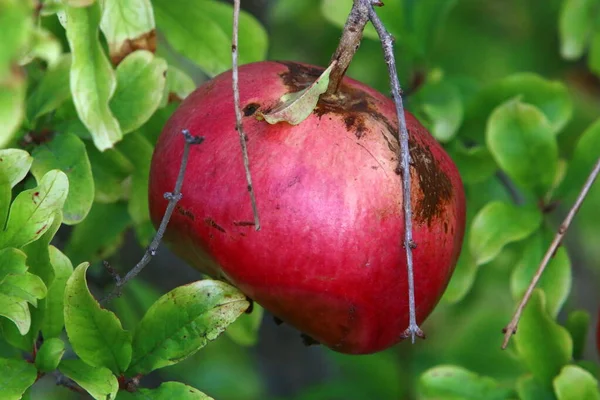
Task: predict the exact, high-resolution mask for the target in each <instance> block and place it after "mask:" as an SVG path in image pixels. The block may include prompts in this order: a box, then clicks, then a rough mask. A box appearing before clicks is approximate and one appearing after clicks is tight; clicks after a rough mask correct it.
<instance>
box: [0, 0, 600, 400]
mask: <svg viewBox="0 0 600 400" xmlns="http://www.w3.org/2000/svg"><path fill="white" fill-rule="evenodd" d="M351 3H352V1H351V0H306V1H297V0H278V1H273V2H271V4H270V7H269V8H265V9H261V10H259V12H258V14H259V16H260V17H261V20H262V21H263V22H262V23H261V22H259V20H258V19H257V18H256V17H254V16H252V15H251V14H250V13H249V12H242V16H241V19H240V41H239V52H240V62H241V63H248V62H253V61H258V60H263V59H266V58H270V59H296V60H301V61H304V62H309V63H316V64H320V65H327V64H328V61H329V57H330V56H331V54H332V52H333V51H334V49H335V46H336V42H337V40H338V38H339V34H340V28H341V27H342V26H343V23H344V21H345V17H346V15H347V12H348V10H349V9H350V6H351ZM442 3H443V6H441V5H440V2H438V1H435V0H420V1H411V0H388V1H385V7H383V8H381V9H378V13H379V14H380V15H381V17H382V20H383V22H384V23H385V24H386V26H387V28H388V29H389V30H390V32H391V33H392V34H393V35H394V36H395V38H396V54H397V60H398V68H399V73H400V77H401V82H402V83H403V88H404V89H405V98H406V101H407V104H408V108H409V109H410V110H411V112H413V113H414V114H415V115H417V116H418V118H419V119H420V120H421V121H422V122H423V123H424V124H425V125H426V126H427V127H428V128H429V130H430V131H431V133H432V134H433V135H434V136H435V138H436V139H437V140H438V141H440V142H441V143H442V144H443V146H444V147H445V148H446V149H447V151H448V152H449V154H450V155H451V156H452V158H453V159H454V161H455V162H456V164H457V166H458V168H459V170H460V172H461V175H462V177H463V181H464V184H465V191H466V194H467V203H468V212H467V214H468V215H467V232H466V235H465V240H464V246H463V252H462V254H461V258H460V260H459V262H458V265H457V268H456V271H455V274H454V276H453V278H452V281H451V282H450V285H449V288H448V290H447V291H446V294H445V296H444V297H443V299H442V301H441V303H440V305H439V306H438V309H437V310H436V312H435V313H434V314H433V315H432V317H431V318H430V320H429V321H428V322H427V324H426V325H425V326H424V328H425V330H426V331H427V333H428V334H429V338H428V340H427V341H426V342H422V343H419V344H417V345H416V346H414V347H411V346H410V345H409V344H408V343H405V344H402V345H400V346H398V348H395V349H391V350H388V351H386V352H383V353H380V354H375V355H371V356H362V357H349V356H342V355H339V354H335V353H333V352H330V351H328V350H321V353H320V354H322V355H323V358H324V360H325V362H326V364H327V365H328V366H329V367H330V368H329V370H332V371H334V372H330V373H328V375H327V379H323V380H322V381H320V382H318V383H317V384H315V385H314V386H311V387H306V388H303V389H302V390H298V391H296V392H295V393H294V394H293V395H292V397H288V398H293V399H298V400H308V399H365V398H378V399H383V400H385V399H399V398H419V399H508V398H519V399H523V400H529V399H559V400H562V399H584V398H585V399H598V398H600V390H599V388H598V379H599V378H600V376H599V375H598V373H599V371H600V366H599V365H598V364H597V362H595V361H594V358H593V356H592V352H591V351H590V349H586V340H587V339H586V338H587V336H588V330H589V326H590V316H589V313H588V312H586V311H584V310H578V309H577V308H578V307H581V304H578V303H577V298H576V296H573V292H575V290H574V289H573V287H572V286H573V284H574V282H575V281H574V278H573V276H574V273H573V270H574V269H575V268H577V271H578V273H580V274H587V276H590V275H593V274H594V273H595V274H597V273H598V270H597V268H596V270H594V265H596V266H597V265H598V263H597V260H598V259H599V258H600V253H599V252H598V246H597V242H598V238H599V237H600V224H599V223H598V218H597V209H598V207H600V188H599V185H596V187H595V188H593V189H592V192H591V193H590V195H589V197H588V199H587V203H586V205H584V207H583V208H582V210H581V215H580V218H579V223H578V225H577V226H575V228H574V231H573V232H572V234H573V235H574V237H575V238H577V239H579V240H577V243H575V244H573V243H571V242H567V243H566V246H565V247H563V248H561V249H559V250H558V251H557V253H556V254H555V256H554V258H553V260H552V262H551V263H550V265H549V267H548V269H547V271H546V272H545V275H544V276H543V278H542V279H541V281H540V284H539V285H538V289H536V291H535V292H534V294H533V297H532V299H531V301H530V304H529V305H528V306H527V307H526V308H525V311H524V314H523V317H522V320H521V323H520V325H519V330H518V333H517V335H516V336H515V337H514V339H513V343H512V344H511V346H510V347H509V349H508V350H507V351H505V352H501V351H500V350H499V346H500V342H501V339H502V336H501V334H500V333H499V332H500V329H501V328H502V326H504V325H506V323H507V322H508V319H509V317H510V315H511V312H512V311H513V310H514V308H515V306H516V304H517V302H518V301H519V300H520V297H521V296H522V294H523V293H524V292H525V290H526V288H527V285H528V284H529V281H530V279H531V277H532V275H533V273H534V271H535V269H536V268H537V265H538V263H539V261H540V259H541V257H542V255H543V253H544V252H545V250H546V248H547V245H548V244H549V242H550V240H551V239H552V237H553V234H554V232H555V229H556V226H557V221H559V220H560V216H561V215H563V214H564V212H565V211H566V210H567V209H568V207H569V205H570V204H571V203H572V201H573V200H574V198H575V196H576V194H577V193H578V191H579V189H580V187H581V185H582V184H583V182H584V180H585V178H586V176H587V174H588V173H589V171H590V169H591V167H592V165H593V164H594V163H595V162H596V160H597V159H598V155H599V154H600V119H598V109H600V95H599V94H598V93H600V83H598V82H599V80H598V79H599V77H600V0H550V1H547V2H543V4H541V3H540V2H535V1H533V0H529V1H519V0H510V1H506V2H494V1H480V0H454V1H445V2H442ZM261 4H262V3H261ZM231 16H232V6H231V5H230V4H228V3H226V2H221V1H217V0H197V1H195V2H191V1H189V0H176V1H174V0H170V1H166V0H152V1H151V0H118V1H117V0H104V1H95V0H36V1H34V0H0V26H2V36H3V40H2V44H0V221H1V222H2V223H1V224H0V398H2V399H8V400H10V399H20V398H33V399H35V398H44V399H46V398H53V397H52V395H51V394H49V393H51V392H54V391H56V393H57V394H56V396H57V398H67V396H68V395H69V394H70V392H68V391H67V389H66V388H65V387H63V386H66V387H71V388H76V389H77V390H81V391H84V392H87V393H88V394H89V395H90V396H92V397H93V398H95V399H109V398H110V399H114V398H115V396H117V399H121V398H122V399H128V398H140V399H171V398H180V399H209V398H210V397H208V395H206V394H204V393H202V392H200V391H198V390H197V389H195V388H193V387H192V386H190V385H193V386H199V387H200V388H206V389H205V390H207V392H209V393H210V394H211V395H212V396H214V397H216V398H224V399H234V400H235V399H240V400H242V399H258V398H261V399H262V398H271V397H269V396H270V394H268V393H267V391H266V389H265V383H264V382H263V381H262V380H261V376H260V371H259V370H258V369H257V368H256V366H255V365H254V364H253V363H252V353H249V352H248V351H246V350H245V349H244V348H243V347H241V346H253V345H255V344H256V343H257V341H258V340H259V335H258V331H259V328H260V326H261V320H262V317H263V310H262V308H260V306H258V305H256V304H255V305H254V307H253V308H254V310H253V311H252V313H250V314H244V311H245V310H246V309H247V308H248V306H249V303H248V302H247V300H246V298H245V296H244V295H243V294H241V293H240V292H239V291H238V290H237V289H235V288H233V287H231V286H229V285H228V284H226V283H223V282H220V281H212V280H200V281H197V282H193V283H190V284H189V285H185V286H180V287H176V288H169V289H168V290H165V292H166V294H163V289H160V290H159V289H158V288H157V287H155V286H153V285H150V284H148V283H146V282H144V281H143V280H139V281H134V282H132V283H131V284H130V285H129V286H127V287H126V288H125V293H124V296H123V298H121V299H118V300H116V301H114V302H113V303H111V304H110V305H105V304H101V303H99V302H98V299H102V298H103V296H104V295H105V294H106V293H107V291H108V290H110V288H111V282H110V276H109V274H108V273H107V272H106V271H104V270H102V269H99V268H98V267H99V266H100V262H101V261H102V260H105V259H110V260H111V261H114V260H116V261H118V260H119V257H120V256H119V254H121V255H122V254H123V252H119V250H120V249H121V248H122V245H123V243H124V241H125V240H126V239H127V237H128V235H127V233H128V232H134V234H135V238H136V240H137V241H138V242H139V244H140V245H141V246H142V247H145V246H147V245H148V243H149V242H150V240H151V238H152V236H153V234H154V227H153V225H152V223H151V221H150V218H149V213H148V200H147V189H148V173H149V165H150V159H151V156H152V150H153V147H154V143H155V142H156V140H157V137H158V135H159V133H160V131H161V128H162V126H163V125H164V124H165V122H166V120H167V119H168V117H169V116H170V115H171V113H172V112H173V110H174V109H175V108H176V107H177V105H178V104H179V103H180V102H181V101H182V100H183V99H184V98H185V97H186V96H187V95H189V94H190V93H191V92H192V91H193V89H194V87H195V85H196V84H197V83H199V82H200V81H202V80H203V79H206V78H207V77H212V76H215V75H217V74H219V73H221V72H223V71H225V70H227V69H229V68H230V66H231V35H232V33H231V32H232V19H231ZM264 24H266V26H267V27H268V29H266V28H265V27H264V26H263V25H264ZM267 32H268V33H269V34H267ZM385 71H386V69H385V63H384V60H383V58H382V57H381V48H380V44H379V43H378V41H377V37H376V34H375V32H374V30H373V29H372V27H368V28H367V30H366V31H365V38H364V39H363V43H362V45H361V48H360V50H359V51H358V53H357V55H356V57H355V59H354V60H353V62H352V64H351V66H350V68H349V70H348V74H349V75H350V76H352V77H354V78H356V79H359V80H362V81H364V82H365V83H367V84H369V85H371V86H373V87H375V88H376V89H378V90H380V91H382V92H384V93H387V92H388V91H389V83H388V78H387V75H386V73H385ZM594 74H595V75H594ZM325 78H326V77H325ZM323 82H325V85H326V83H327V82H326V79H324V80H323ZM316 86H318V85H315V87H316ZM317 89H318V88H317ZM317 89H315V90H317ZM307 93H308V96H306V95H305V96H302V94H305V93H301V94H300V96H299V97H298V96H297V97H298V98H292V99H291V100H290V103H291V105H290V107H297V106H303V107H307V106H306V104H304V103H302V102H303V101H304V102H305V103H306V102H309V103H310V102H312V103H314V100H315V99H316V96H318V93H316V92H315V93H316V95H315V93H312V92H310V91H309V92H307ZM311 96H312V97H311ZM308 97H311V98H310V99H308V100H306V99H307V98H308ZM313 97H314V98H313ZM293 100H296V101H293ZM305 100H306V101H305ZM312 103H311V104H312ZM309 108H310V107H309ZM285 111H286V109H284V110H283V112H285ZM288 111H289V110H288ZM174 162H179V160H174ZM243 189H244V188H241V189H240V190H243ZM557 204H558V207H557V206H556V205H557ZM570 234H571V233H570ZM593 260H596V262H594V261H593ZM74 266H75V268H74ZM127 267H130V266H127ZM127 267H125V268H127ZM417 268H418V266H417ZM575 284H577V283H576V282H575ZM596 292H597V286H596ZM598 300H600V299H598V298H596V299H595V301H598ZM417 301H418V299H417ZM586 306H587V307H588V308H589V307H590V305H589V304H587V305H586ZM591 307H592V308H596V304H593V305H592V306H591ZM234 321H235V322H234ZM230 324H231V325H230ZM228 326H229V327H228ZM222 332H226V335H225V336H226V337H224V338H221V339H219V340H216V341H215V342H214V343H209V342H210V341H213V340H214V339H216V338H217V337H218V336H219V335H220V334H221V333H222ZM199 350H202V352H200V353H198V354H200V356H199V355H197V354H195V353H196V352H197V351H199ZM184 360H185V361H184ZM280 362H281V363H283V360H281V361H280ZM286 362H287V361H286ZM306 368H307V369H313V367H312V366H308V367H306ZM153 371H158V372H157V373H153V374H152V375H151V376H158V377H159V380H158V382H156V381H154V384H151V385H148V386H147V387H145V381H144V379H145V378H143V376H144V377H145V376H146V375H148V374H150V373H152V372H153ZM52 375H57V376H59V377H60V379H59V380H58V383H60V384H61V387H60V388H58V389H56V390H55V389H54V388H53V389H46V386H44V385H45V383H44V382H45V381H44V379H45V377H46V376H48V377H49V376H52ZM140 379H142V383H141V384H140ZM178 381H181V382H178ZM138 385H140V388H139V389H138V390H137V391H135V390H133V392H131V393H130V392H129V391H128V390H131V388H132V386H133V387H137V386H138ZM39 388H41V389H39ZM40 393H41V394H40ZM39 396H41V397H39Z"/></svg>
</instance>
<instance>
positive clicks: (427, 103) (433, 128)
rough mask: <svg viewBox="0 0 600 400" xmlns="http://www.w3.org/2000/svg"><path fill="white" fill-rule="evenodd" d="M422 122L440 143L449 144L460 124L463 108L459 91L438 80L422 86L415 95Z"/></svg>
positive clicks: (450, 84) (448, 83)
mask: <svg viewBox="0 0 600 400" xmlns="http://www.w3.org/2000/svg"><path fill="white" fill-rule="evenodd" d="M415 97H416V101H417V102H418V104H419V109H420V114H421V115H422V116H423V118H421V119H422V122H423V124H424V125H425V127H427V128H428V130H429V132H430V133H431V134H432V135H433V136H434V137H435V138H436V139H437V140H438V141H440V142H443V143H445V142H449V141H450V140H452V138H454V136H455V135H456V133H457V132H458V128H460V125H461V123H462V119H463V114H464V107H463V103H462V99H461V95H460V92H459V90H458V89H457V88H456V87H455V86H454V85H453V84H452V83H450V82H448V81H446V80H440V81H436V82H431V83H427V84H425V85H423V87H422V88H421V89H420V90H419V91H418V92H417V93H416V94H415Z"/></svg>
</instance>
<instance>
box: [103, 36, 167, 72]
mask: <svg viewBox="0 0 600 400" xmlns="http://www.w3.org/2000/svg"><path fill="white" fill-rule="evenodd" d="M136 50H148V51H151V52H152V53H155V52H156V31H155V30H154V29H153V30H151V31H149V32H145V33H143V34H141V35H140V36H138V37H136V38H133V39H128V40H126V41H124V42H123V43H122V44H121V46H119V47H118V48H114V47H111V48H110V49H109V52H110V60H111V61H112V63H113V64H114V65H118V64H119V63H120V62H121V61H123V59H124V58H125V57H127V56H128V55H129V54H130V53H133V52H134V51H136Z"/></svg>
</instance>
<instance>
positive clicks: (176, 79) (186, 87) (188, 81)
mask: <svg viewBox="0 0 600 400" xmlns="http://www.w3.org/2000/svg"><path fill="white" fill-rule="evenodd" d="M194 90H196V84H195V83H194V81H193V80H192V78H190V77H189V75H188V74H186V73H185V72H183V71H182V70H180V69H179V68H177V67H174V66H172V65H169V67H168V69H167V83H166V85H165V91H164V93H163V97H162V99H161V101H160V107H165V106H166V105H167V104H168V103H169V102H170V99H171V97H173V98H175V99H176V100H178V101H181V100H183V99H185V98H186V97H188V95H189V94H190V93H192V92H193V91H194Z"/></svg>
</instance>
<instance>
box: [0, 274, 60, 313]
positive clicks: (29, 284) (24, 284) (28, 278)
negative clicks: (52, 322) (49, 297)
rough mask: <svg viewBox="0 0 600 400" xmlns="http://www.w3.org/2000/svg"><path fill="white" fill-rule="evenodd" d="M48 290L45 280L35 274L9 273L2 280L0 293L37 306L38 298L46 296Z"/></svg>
mask: <svg viewBox="0 0 600 400" xmlns="http://www.w3.org/2000/svg"><path fill="white" fill-rule="evenodd" d="M47 292H48V290H47V289H46V285H44V281H42V279H41V278H40V277H39V276H37V275H34V274H31V273H29V272H26V273H24V274H9V275H7V276H6V277H4V279H3V280H2V281H1V282H0V293H2V294H4V295H6V296H9V297H13V298H16V299H20V300H25V301H26V302H28V303H30V304H31V305H33V306H34V307H37V301H38V299H43V298H44V297H46V294H47Z"/></svg>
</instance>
